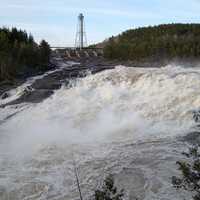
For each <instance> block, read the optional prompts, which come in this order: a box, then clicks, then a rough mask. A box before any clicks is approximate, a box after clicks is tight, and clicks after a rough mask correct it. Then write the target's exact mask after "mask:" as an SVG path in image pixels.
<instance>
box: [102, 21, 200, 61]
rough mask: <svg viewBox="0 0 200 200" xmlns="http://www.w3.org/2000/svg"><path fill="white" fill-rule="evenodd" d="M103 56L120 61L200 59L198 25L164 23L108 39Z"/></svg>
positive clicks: (199, 29)
mask: <svg viewBox="0 0 200 200" xmlns="http://www.w3.org/2000/svg"><path fill="white" fill-rule="evenodd" d="M104 54H105V57H107V58H110V59H120V60H137V61H139V60H143V59H148V58H151V59H152V58H153V59H163V58H188V57H195V58H197V57H200V24H166V25H159V26H154V27H144V28H137V29H132V30H128V31H126V32H123V33H122V34H120V35H119V36H117V37H111V38H110V39H109V40H108V41H107V42H106V45H105V47H104Z"/></svg>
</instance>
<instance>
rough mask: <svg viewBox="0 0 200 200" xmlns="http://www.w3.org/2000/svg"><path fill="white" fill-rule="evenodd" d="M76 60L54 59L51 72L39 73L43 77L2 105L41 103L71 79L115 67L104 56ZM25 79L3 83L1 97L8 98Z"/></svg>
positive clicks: (0, 88)
mask: <svg viewBox="0 0 200 200" xmlns="http://www.w3.org/2000/svg"><path fill="white" fill-rule="evenodd" d="M74 61H75V62H74V63H72V64H69V63H70V61H67V60H64V59H62V58H54V59H52V64H51V65H52V66H53V68H51V73H49V72H48V71H47V72H43V73H44V75H42V74H41V73H40V74H37V76H38V75H41V78H38V79H36V80H35V81H34V82H33V83H32V84H30V85H29V86H27V87H26V88H25V89H24V91H23V92H22V95H21V96H20V97H19V98H17V99H14V100H13V101H9V102H8V103H4V104H2V105H1V107H5V106H7V105H15V104H20V103H27V102H29V103H39V102H41V101H43V100H44V99H46V98H48V97H50V96H51V95H52V94H53V93H54V90H58V89H60V88H61V86H62V84H65V85H68V83H69V80H70V79H74V78H78V77H84V76H86V75H87V74H88V73H92V74H95V73H98V72H100V71H102V70H106V69H113V68H114V63H112V62H108V61H107V62H106V61H105V60H103V59H102V58H97V59H95V60H94V59H91V60H90V59H88V60H74ZM45 73H46V74H45ZM25 81H26V78H21V79H18V80H16V81H15V82H12V83H11V82H9V83H8V84H2V86H0V96H1V99H6V98H8V97H9V93H8V91H9V90H11V89H13V88H17V87H18V86H19V85H21V84H23V83H24V82H25Z"/></svg>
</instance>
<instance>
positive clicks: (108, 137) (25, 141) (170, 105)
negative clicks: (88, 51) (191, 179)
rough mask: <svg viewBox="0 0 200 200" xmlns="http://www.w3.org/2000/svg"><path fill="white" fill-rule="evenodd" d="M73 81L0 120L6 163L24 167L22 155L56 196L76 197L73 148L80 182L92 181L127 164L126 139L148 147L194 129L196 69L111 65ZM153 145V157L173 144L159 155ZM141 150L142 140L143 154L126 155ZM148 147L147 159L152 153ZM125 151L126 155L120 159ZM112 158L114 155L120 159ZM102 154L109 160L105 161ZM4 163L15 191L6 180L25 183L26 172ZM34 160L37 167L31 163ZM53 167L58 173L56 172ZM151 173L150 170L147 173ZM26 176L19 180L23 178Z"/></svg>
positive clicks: (199, 99)
mask: <svg viewBox="0 0 200 200" xmlns="http://www.w3.org/2000/svg"><path fill="white" fill-rule="evenodd" d="M71 85H72V87H70V88H66V87H62V88H61V89H60V90H58V91H56V92H55V94H54V95H53V96H52V97H50V98H48V99H46V100H45V101H43V102H42V103H39V104H33V105H32V104H29V105H27V107H25V109H23V110H22V111H21V112H19V113H18V114H16V115H15V116H13V117H11V118H10V119H8V120H7V121H5V122H4V123H3V124H1V125H0V137H1V138H4V139H3V140H2V141H3V142H1V143H0V144H1V146H0V150H1V153H2V154H4V157H6V156H7V157H8V159H11V160H12V161H13V160H15V159H16V158H17V159H18V161H17V165H16V168H17V166H18V165H19V166H21V165H23V164H24V166H26V164H25V163H24V162H25V161H24V160H26V162H27V163H28V164H27V165H28V167H29V168H28V169H29V170H30V171H29V173H33V171H34V170H36V171H37V173H39V172H38V170H41V174H40V175H38V174H37V175H33V177H32V178H33V179H35V177H37V178H39V179H40V181H39V182H40V183H41V184H42V183H43V182H45V184H46V187H47V186H49V185H53V186H52V187H54V189H52V191H49V193H50V194H51V195H53V194H54V193H55V195H58V196H57V199H59V198H60V199H62V198H64V197H66V196H67V197H68V198H69V199H70V198H71V199H73V198H72V197H73V195H75V196H76V195H77V193H73V192H72V191H74V190H76V189H75V186H74V185H73V184H72V182H73V172H71V170H72V168H73V166H72V164H71V159H72V158H71V154H72V153H73V152H75V154H77V157H78V162H79V164H80V165H82V167H83V168H84V167H85V171H84V172H87V174H85V175H84V176H85V178H86V180H87V179H92V177H93V178H94V177H96V178H97V174H99V173H101V170H103V169H104V170H105V168H106V167H107V165H108V166H110V168H111V169H113V170H114V172H115V173H117V171H119V172H120V170H122V168H123V167H126V166H130V164H131V162H132V159H133V158H130V157H129V156H130V155H132V152H131V151H130V149H127V147H126V144H139V143H147V144H148V142H149V144H151V143H152V141H158V142H159V141H162V140H164V141H168V140H170V139H169V138H172V140H173V138H174V137H176V136H179V135H184V134H186V133H187V132H188V131H189V130H191V128H192V127H194V122H193V120H192V110H195V109H199V106H200V68H184V67H183V66H175V65H168V66H165V67H163V68H148V69H143V68H128V67H124V66H117V67H116V68H115V69H112V70H108V71H103V72H100V73H98V74H95V75H88V76H87V77H85V78H82V79H77V80H76V81H73V82H72V83H71ZM22 107H23V106H22ZM22 107H20V106H19V108H15V110H16V111H17V110H18V109H22ZM23 108H24V107H23ZM10 109H11V110H13V108H11V107H6V108H4V109H1V111H2V112H1V113H0V118H5V115H6V114H5V113H8V112H9V110H10ZM4 141H5V142H4ZM155 146H156V145H152V146H151V148H152V149H153V150H154V151H155V155H158V157H159V156H161V157H163V156H164V155H169V157H170V156H171V153H172V149H173V148H175V147H171V146H170V145H169V144H168V143H167V144H166V148H165V149H164V151H165V153H164V154H162V153H159V151H157V150H156V147H155ZM161 146H162V144H161ZM145 148H146V145H145V144H144V146H142V147H140V146H138V150H141V153H140V154H138V155H137V154H136V152H135V154H134V155H132V156H136V157H138V158H139V155H140V156H145V154H143V153H142V149H145ZM154 148H155V149H154ZM159 148H161V147H159ZM163 148H164V147H163ZM171 148H172V149H171ZM52 149H53V150H52ZM116 149H117V150H116ZM136 150H137V148H134V151H136ZM153 150H152V155H151V156H153V155H154V153H153V152H154V151H153ZM124 151H127V152H129V154H126V155H124V156H122V154H124V153H123V152H124ZM52 152H53V153H52ZM5 155H6V156H5ZM155 155H154V156H155ZM121 156H122V157H121ZM126 156H127V158H126ZM120 157H121V158H120ZM114 158H115V159H117V158H119V161H117V160H114ZM21 159H22V160H23V161H22V160H21ZM99 159H100V160H101V162H99ZM105 159H108V160H109V161H108V162H107V163H105V162H104V160H105ZM27 160H29V161H27ZM30 160H34V162H33V163H32V161H30ZM12 161H10V162H11V163H12ZM43 161H45V162H47V163H48V164H47V165H46V164H44V162H43ZM7 162H8V163H7ZM7 162H5V160H3V161H2V163H7V164H6V165H7V168H8V169H7V170H8V171H7V173H8V174H12V175H10V177H9V178H10V180H9V178H8V177H7V178H8V180H7V184H8V185H9V186H11V185H12V187H11V188H14V189H13V190H17V189H16V188H15V187H16V185H15V184H13V183H12V184H11V181H13V179H15V180H16V179H20V176H22V174H23V176H25V177H24V178H25V180H27V179H28V180H31V179H30V177H29V175H28V174H29V173H28V172H27V171H26V170H25V172H24V173H22V172H19V171H20V170H19V169H18V170H19V171H18V172H16V171H15V170H16V169H15V170H14V171H12V170H13V168H12V167H10V165H11V164H9V160H8V161H7ZM90 162H92V164H91V165H90V166H89V164H87V163H90ZM109 162H110V163H109ZM116 162H117V165H116V164H115V163H116ZM127 162H128V163H127ZM153 162H155V163H156V162H157V160H156V156H155V158H152V163H153ZM34 163H36V165H37V164H38V165H39V164H40V165H41V166H34ZM42 163H43V164H42ZM95 163H98V168H97V169H98V170H100V171H98V170H97V169H96V168H95V167H94V166H93V165H95ZM125 163H126V165H125ZM138 163H139V162H138ZM174 163H175V161H174ZM146 165H147V164H145V166H143V164H141V166H143V170H144V171H145V170H146V172H145V173H147V171H148V170H149V168H148V169H146V168H145V167H147V166H146ZM156 166H157V165H156ZM163 166H164V164H163ZM155 168H156V167H155ZM33 169H34V170H33ZM42 169H44V171H45V173H44V174H43V172H42V171H43V170H42ZM92 169H93V171H92ZM141 169H142V168H141ZM159 169H160V168H159ZM48 170H50V171H49V173H48ZM57 170H60V174H59V172H58V171H57ZM88 170H91V172H89V171H88ZM151 170H154V169H151ZM160 170H161V169H160ZM67 171H68V172H67ZM72 171H73V170H72ZM96 171H98V172H96ZM105 171H106V170H105ZM136 171H137V170H136ZM15 173H16V174H15ZM17 173H18V174H17ZM55 173H57V175H56V174H55ZM82 173H83V172H82ZM137 173H139V171H137ZM33 174H34V173H33ZM83 174H84V173H83ZM26 176H28V177H26ZM63 176H64V177H63ZM138 176H139V175H138ZM149 176H150V175H149V172H148V175H147V177H149ZM16 177H17V178H16ZM24 178H23V180H22V182H23V181H25V180H24ZM165 178H166V177H165ZM149 179H151V178H149ZM163 180H164V179H163ZM163 180H162V181H163ZM4 181H5V179H4ZM53 181H55V184H54V183H53ZM56 181H57V182H56ZM71 181H72V182H71ZM140 181H141V180H140ZM140 181H139V182H140ZM0 182H1V178H0ZM83 182H84V183H85V184H84V185H85V186H83V187H86V189H85V190H86V191H88V190H87V184H88V183H87V181H86V182H85V181H84V180H83ZM141 182H142V181H141ZM71 184H72V185H71ZM162 184H163V186H162V187H161V189H160V191H158V192H157V193H158V194H161V193H162V194H163V193H165V192H166V191H167V187H164V186H166V180H164V181H163V182H162ZM150 185H151V187H152V184H150ZM32 186H33V185H32ZM21 187H22V188H23V186H21ZM41 187H42V186H41ZM65 187H68V188H65ZM141 187H143V186H141ZM42 188H43V187H42ZM163 188H164V189H163ZM168 189H169V188H168ZM41 190H42V189H41ZM147 191H149V190H148V189H147ZM151 192H152V191H150V192H149V194H150V193H151ZM159 192H160V193H159ZM27 193H28V192H27ZM61 193H62V195H61ZM27 195H30V194H27ZM154 195H155V194H154V193H152V196H154ZM163 195H164V194H163ZM58 197H59V198H58ZM45 198H47V196H45V197H44V199H45ZM152 198H153V197H152ZM36 199H37V198H36ZM38 199H39V198H38ZM52 199H53V198H52ZM143 199H145V198H143ZM146 199H148V198H146ZM166 199H167V198H166Z"/></svg>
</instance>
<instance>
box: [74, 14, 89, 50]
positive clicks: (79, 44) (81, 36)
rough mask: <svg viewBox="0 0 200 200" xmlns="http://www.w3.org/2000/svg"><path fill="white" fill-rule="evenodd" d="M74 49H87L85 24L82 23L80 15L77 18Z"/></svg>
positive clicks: (82, 19) (82, 17) (82, 18)
mask: <svg viewBox="0 0 200 200" xmlns="http://www.w3.org/2000/svg"><path fill="white" fill-rule="evenodd" d="M75 47H76V48H79V49H83V48H84V47H87V37H86V32H85V22H84V16H83V14H82V13H81V14H80V15H79V16H78V25H77V32H76V40H75Z"/></svg>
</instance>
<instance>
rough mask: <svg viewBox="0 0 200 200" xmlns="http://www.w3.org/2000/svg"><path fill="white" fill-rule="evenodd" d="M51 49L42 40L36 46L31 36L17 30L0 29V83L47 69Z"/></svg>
mask: <svg viewBox="0 0 200 200" xmlns="http://www.w3.org/2000/svg"><path fill="white" fill-rule="evenodd" d="M50 53H51V49H50V46H49V44H48V43H47V42H46V41H45V40H42V41H41V42H40V44H39V45H38V44H37V43H36V42H35V41H34V38H33V36H32V35H31V34H27V32H26V31H22V30H18V29H17V28H12V29H8V28H5V27H3V28H0V81H3V80H12V79H14V78H15V77H16V76H18V75H20V74H24V73H30V72H31V71H39V70H45V69H46V68H47V67H48V63H49V59H50Z"/></svg>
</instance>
